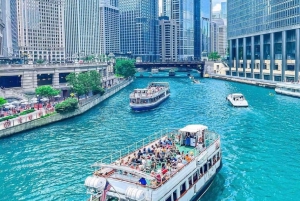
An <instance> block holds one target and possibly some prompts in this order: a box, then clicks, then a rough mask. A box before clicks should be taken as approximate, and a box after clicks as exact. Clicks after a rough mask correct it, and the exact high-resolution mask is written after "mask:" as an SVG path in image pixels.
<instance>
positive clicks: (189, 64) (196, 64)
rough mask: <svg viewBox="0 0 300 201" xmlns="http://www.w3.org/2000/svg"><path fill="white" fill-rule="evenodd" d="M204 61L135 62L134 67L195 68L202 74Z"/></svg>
mask: <svg viewBox="0 0 300 201" xmlns="http://www.w3.org/2000/svg"><path fill="white" fill-rule="evenodd" d="M204 65H205V62H203V61H180V62H154V63H153V62H137V63H135V67H136V68H142V69H149V70H150V69H152V68H185V69H187V70H189V69H190V70H197V71H199V73H200V76H203V72H204Z"/></svg>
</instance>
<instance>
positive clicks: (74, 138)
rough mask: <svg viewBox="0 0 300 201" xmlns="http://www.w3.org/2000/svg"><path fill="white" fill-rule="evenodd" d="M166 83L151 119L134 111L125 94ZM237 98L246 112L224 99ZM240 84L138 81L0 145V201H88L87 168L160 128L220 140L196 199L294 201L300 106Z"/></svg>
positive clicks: (299, 148) (299, 156) (0, 141)
mask: <svg viewBox="0 0 300 201" xmlns="http://www.w3.org/2000/svg"><path fill="white" fill-rule="evenodd" d="M149 81H168V82H170V86H171V92H172V93H171V97H170V98H169V99H168V100H167V101H165V102H164V103H163V104H162V105H161V106H160V107H158V108H156V109H154V110H151V111H149V112H132V111H131V110H130V108H129V107H128V94H129V93H130V92H131V91H132V90H133V89H134V88H139V87H144V86H145V85H146V84H147V82H149ZM233 92H242V93H243V94H244V95H245V96H246V98H247V99H248V102H249V104H250V107H249V108H246V109H245V108H243V109H239V108H232V107H230V106H229V105H228V104H227V102H226V100H225V97H226V95H228V94H229V93H233ZM270 92H272V93H274V92H273V91H271V90H269V89H265V88H258V87H254V86H248V85H244V84H238V83H231V82H224V81H220V80H212V79H205V80H202V83H201V84H199V85H195V84H192V83H191V82H190V80H189V79H188V78H178V79H168V78H166V79H157V78H153V79H137V80H136V81H135V82H134V83H133V84H132V85H130V86H128V87H126V88H125V89H124V90H122V91H121V92H119V93H118V94H116V95H115V96H113V97H112V98H109V99H108V100H106V101H104V102H103V103H101V104H100V105H99V106H97V107H95V108H94V109H93V110H91V111H88V112H87V113H85V114H83V115H81V116H79V117H76V118H72V119H68V120H65V121H62V122H58V123H55V124H52V125H49V126H45V127H42V128H38V129H35V130H31V131H28V132H25V133H22V134H18V135H15V136H12V137H9V138H5V139H0V147H1V148H0V178H1V182H0V197H1V199H0V200H66V201H69V200H70V201H71V200H72V201H73V200H86V198H87V195H85V188H84V186H83V182H84V179H85V178H86V177H87V176H88V175H89V174H91V173H92V171H93V170H92V169H91V168H90V165H91V164H92V163H93V162H95V161H97V160H98V159H100V158H101V157H103V156H106V155H107V154H109V153H111V152H112V151H114V150H116V149H120V148H122V147H124V146H126V145H127V144H128V143H132V142H135V141H138V140H140V139H142V138H144V137H147V136H148V135H150V134H152V133H154V132H156V131H158V130H161V129H163V128H166V127H168V128H179V127H182V126H185V125H186V124H192V123H202V124H206V125H208V126H209V127H210V129H212V130H214V131H216V132H218V133H220V134H221V138H222V149H223V163H224V165H223V168H222V170H221V172H220V174H218V175H217V177H216V179H215V181H214V183H213V184H212V186H211V188H210V189H209V191H208V192H207V193H206V194H205V196H204V197H203V198H202V199H201V200H209V201H210V200H230V201H231V200H249V201H252V200H298V198H299V197H300V188H299V187H300V176H299V174H298V173H299V169H300V164H299V161H300V140H299V135H298V134H299V133H300V122H299V121H298V120H297V117H298V116H299V115H300V108H299V107H298V106H297V105H298V103H299V99H295V98H290V97H285V96H279V95H275V96H269V93H270Z"/></svg>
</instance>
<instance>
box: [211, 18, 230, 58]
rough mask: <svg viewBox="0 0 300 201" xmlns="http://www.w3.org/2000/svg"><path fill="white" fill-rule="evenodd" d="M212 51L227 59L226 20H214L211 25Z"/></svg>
mask: <svg viewBox="0 0 300 201" xmlns="http://www.w3.org/2000/svg"><path fill="white" fill-rule="evenodd" d="M211 51H212V52H218V54H219V55H220V56H221V57H223V58H225V57H226V51H227V27H226V25H225V23H224V20H223V19H221V18H219V19H212V23H211Z"/></svg>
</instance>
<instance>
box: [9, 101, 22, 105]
mask: <svg viewBox="0 0 300 201" xmlns="http://www.w3.org/2000/svg"><path fill="white" fill-rule="evenodd" d="M11 104H13V105H19V104H20V102H19V101H14V102H12V103H11Z"/></svg>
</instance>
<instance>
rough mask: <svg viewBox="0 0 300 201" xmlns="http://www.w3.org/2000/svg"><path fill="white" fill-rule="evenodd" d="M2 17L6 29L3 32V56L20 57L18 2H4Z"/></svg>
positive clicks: (9, 0) (13, 0) (14, 0)
mask: <svg viewBox="0 0 300 201" xmlns="http://www.w3.org/2000/svg"><path fill="white" fill-rule="evenodd" d="M2 16H3V22H4V24H5V28H4V30H3V39H4V40H3V55H4V56H6V57H16V56H19V48H18V21H17V0H8V1H2Z"/></svg>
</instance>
